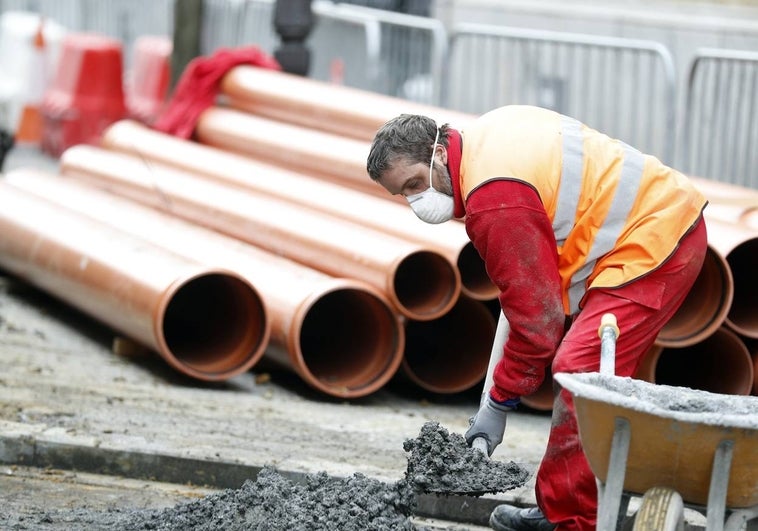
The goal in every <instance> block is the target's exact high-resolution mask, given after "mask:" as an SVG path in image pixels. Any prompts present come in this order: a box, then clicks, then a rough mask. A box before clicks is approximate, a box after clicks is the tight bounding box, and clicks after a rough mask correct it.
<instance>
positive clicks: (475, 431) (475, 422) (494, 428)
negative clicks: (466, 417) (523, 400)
mask: <svg viewBox="0 0 758 531" xmlns="http://www.w3.org/2000/svg"><path fill="white" fill-rule="evenodd" d="M513 409H514V406H513V405H512V401H509V404H499V403H497V402H495V401H494V400H492V397H489V396H488V397H487V400H485V401H484V404H482V406H480V407H479V411H477V413H476V415H474V417H473V418H472V419H471V421H470V422H471V425H470V427H469V429H468V431H467V432H466V435H465V438H466V442H467V443H468V445H469V446H471V443H473V442H474V439H476V438H477V437H481V438H483V439H484V440H485V441H487V455H492V452H494V451H495V448H496V447H497V445H498V444H500V443H501V442H503V433H505V423H506V421H507V420H508V412H509V411H513Z"/></svg>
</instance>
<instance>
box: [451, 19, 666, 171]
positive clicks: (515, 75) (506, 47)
mask: <svg viewBox="0 0 758 531" xmlns="http://www.w3.org/2000/svg"><path fill="white" fill-rule="evenodd" d="M450 48H451V58H450V66H449V71H448V73H447V75H446V78H447V80H448V87H447V89H446V99H445V104H446V106H448V107H451V108H455V109H458V110H462V111H467V112H472V113H477V114H478V113H482V112H485V111H487V110H490V109H493V108H495V107H499V106H501V105H506V104H528V105H538V106H541V107H547V108H550V109H553V110H556V111H558V112H561V113H563V114H567V115H570V116H573V117H574V118H577V119H579V120H581V121H583V122H585V123H586V124H588V125H590V126H591V127H594V128H596V129H599V130H600V131H603V132H604V133H607V134H609V135H611V136H614V137H616V138H620V139H622V140H624V141H625V142H627V143H628V144H631V145H633V146H635V147H637V148H639V149H640V150H642V151H645V152H647V153H651V154H654V155H657V156H658V157H659V158H661V159H662V160H664V161H666V162H668V163H671V162H672V158H673V153H674V142H673V135H672V134H671V132H672V131H673V130H674V127H675V124H676V100H675V98H676V89H675V73H674V62H673V59H672V58H671V55H670V53H669V52H668V50H667V49H666V48H665V47H664V46H662V45H660V44H658V43H656V42H652V41H641V40H632V39H620V38H612V37H596V36H591V35H578V34H570V33H559V32H550V31H539V30H524V29H519V28H506V27H501V26H489V25H483V24H459V25H457V26H455V27H454V28H453V32H452V35H451V47H450Z"/></svg>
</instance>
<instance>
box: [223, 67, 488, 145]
mask: <svg viewBox="0 0 758 531" xmlns="http://www.w3.org/2000/svg"><path fill="white" fill-rule="evenodd" d="M220 90H221V93H222V95H224V96H225V97H226V98H225V99H226V100H227V101H228V104H229V105H230V106H234V107H236V108H239V109H242V110H245V111H247V112H251V113H253V114H257V115H259V116H263V117H266V118H270V119H272V120H278V121H282V122H289V123H294V124H298V125H302V126H305V127H310V128H313V129H320V130H322V131H327V132H330V133H335V134H338V135H343V136H347V137H352V138H357V139H359V140H372V139H373V138H374V134H375V133H376V131H377V129H379V127H381V126H382V124H384V123H385V122H386V121H387V120H389V119H390V118H394V117H395V116H397V115H399V114H401V113H412V114H425V115H427V116H429V117H431V118H434V119H435V120H437V122H438V123H439V124H440V125H441V124H443V123H445V122H449V123H451V124H453V125H455V126H458V127H462V126H464V125H465V124H466V123H467V122H469V121H471V120H472V119H473V118H474V117H475V116H474V115H472V114H466V113H461V112H457V111H451V110H448V109H443V108H441V107H434V106H430V105H424V104H420V103H415V102H411V101H408V100H405V99H400V98H393V97H391V96H384V95H381V94H377V93H374V92H370V91H367V90H361V89H356V88H351V87H345V86H340V85H335V84H333V83H327V82H324V81H319V80H315V79H310V78H307V77H303V76H297V75H293V74H288V73H285V72H280V71H273V70H266V69H263V68H257V67H254V66H247V65H242V66H238V67H235V68H233V69H232V70H230V71H229V73H228V74H226V76H225V77H224V79H223V80H222V82H221V86H220Z"/></svg>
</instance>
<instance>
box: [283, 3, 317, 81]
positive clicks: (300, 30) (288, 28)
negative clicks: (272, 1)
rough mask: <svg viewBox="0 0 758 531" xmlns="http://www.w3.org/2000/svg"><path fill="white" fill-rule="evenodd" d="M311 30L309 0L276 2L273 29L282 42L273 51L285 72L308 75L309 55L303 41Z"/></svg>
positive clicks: (311, 17) (311, 13) (311, 19)
mask: <svg viewBox="0 0 758 531" xmlns="http://www.w3.org/2000/svg"><path fill="white" fill-rule="evenodd" d="M312 28H313V12H312V10H311V0H276V5H275V6H274V29H276V33H277V34H278V35H279V37H280V38H281V41H282V42H281V44H280V45H279V46H278V47H277V48H276V50H274V58H275V59H276V60H277V61H279V64H280V65H281V66H282V69H283V70H284V71H285V72H289V73H291V74H298V75H301V76H305V75H307V74H308V70H309V69H310V59H311V54H310V50H309V49H308V48H307V47H306V46H305V39H306V38H307V37H308V34H309V33H310V32H311V29H312Z"/></svg>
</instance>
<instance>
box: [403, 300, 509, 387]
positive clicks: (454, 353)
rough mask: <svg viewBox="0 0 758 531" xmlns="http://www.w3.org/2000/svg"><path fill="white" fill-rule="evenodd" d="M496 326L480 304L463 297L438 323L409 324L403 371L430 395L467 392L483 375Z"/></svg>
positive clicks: (482, 304) (488, 312) (413, 322)
mask: <svg viewBox="0 0 758 531" xmlns="http://www.w3.org/2000/svg"><path fill="white" fill-rule="evenodd" d="M496 326H497V322H496V320H495V319H494V318H493V317H492V314H491V312H490V310H489V309H488V308H487V306H486V305H485V304H484V303H482V302H479V301H475V300H472V299H470V298H468V297H465V296H463V297H460V298H459V299H458V302H456V304H455V306H453V308H452V309H451V310H450V311H449V312H448V313H446V314H445V315H443V316H442V317H440V318H438V319H434V320H431V321H413V320H409V321H408V322H407V323H406V327H405V333H406V348H405V356H404V358H403V371H404V372H405V374H406V375H407V376H408V377H409V378H410V379H411V380H412V381H413V382H415V383H416V384H418V385H419V386H420V387H422V388H423V389H426V390H427V391H431V392H434V393H441V394H450V393H458V392H462V391H465V390H467V389H470V388H471V387H473V386H474V385H476V384H478V383H479V382H481V381H482V379H483V378H484V377H485V375H486V374H487V365H488V364H489V359H490V351H491V349H492V341H493V339H494V338H495V329H496Z"/></svg>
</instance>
